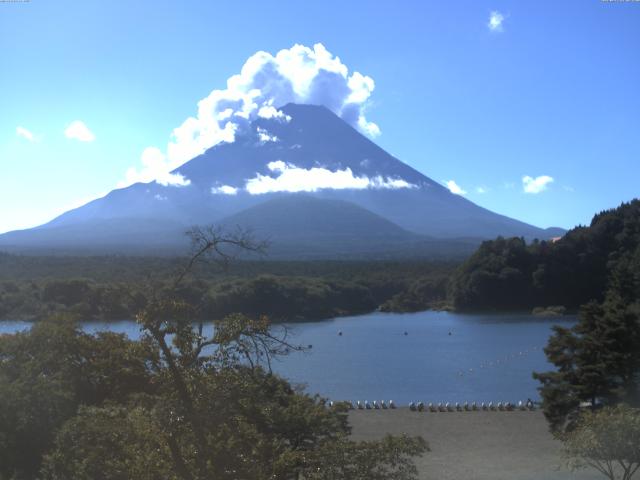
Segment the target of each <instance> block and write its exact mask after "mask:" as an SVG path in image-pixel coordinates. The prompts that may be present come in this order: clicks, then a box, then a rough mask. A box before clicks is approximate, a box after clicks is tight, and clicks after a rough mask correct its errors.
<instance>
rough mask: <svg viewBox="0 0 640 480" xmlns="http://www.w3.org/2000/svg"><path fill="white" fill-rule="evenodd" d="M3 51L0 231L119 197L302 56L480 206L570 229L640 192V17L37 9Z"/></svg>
mask: <svg viewBox="0 0 640 480" xmlns="http://www.w3.org/2000/svg"><path fill="white" fill-rule="evenodd" d="M492 12H493V18H494V21H493V23H491V21H490V19H491V17H492ZM492 27H493V28H492ZM0 42H1V44H2V46H3V48H2V53H0V73H1V74H0V111H1V112H2V114H1V115H0V166H1V169H2V179H3V180H4V181H3V182H2V188H1V189H0V232H2V231H7V230H12V229H15V228H24V227H29V226H34V225H37V224H40V223H43V222H45V221H47V220H50V219H51V218H52V217H54V216H55V215H57V214H59V213H61V212H63V211H64V210H67V209H69V208H71V207H75V206H78V205H80V204H82V203H83V202H85V201H88V200H90V199H92V198H95V197H97V196H99V195H100V194H104V193H107V192H108V191H110V190H112V189H113V188H115V187H116V186H117V185H118V184H122V182H123V181H125V178H126V172H127V170H128V169H130V168H132V167H133V168H139V167H140V163H141V160H140V157H141V154H142V152H143V151H144V150H145V148H147V147H149V146H158V147H160V148H164V147H165V146H166V145H167V142H168V140H169V137H170V135H171V132H172V131H173V129H174V128H176V127H178V126H180V125H181V124H182V122H183V121H184V120H185V119H186V118H187V117H189V116H193V115H195V114H196V111H197V102H198V101H199V100H200V99H202V98H205V97H206V96H207V95H208V94H209V93H210V92H211V91H212V90H214V89H220V88H225V86H226V81H227V79H228V78H229V77H231V76H232V75H234V74H237V73H238V72H239V71H240V69H241V67H242V65H243V64H244V62H245V61H246V60H247V59H248V58H249V57H251V56H252V55H253V54H254V53H256V52H257V51H260V50H264V51H267V52H270V53H272V54H276V53H277V52H278V51H279V50H281V49H287V48H290V47H292V46H293V45H294V44H303V45H307V46H309V47H312V46H313V45H314V44H316V43H322V44H323V45H324V46H325V47H326V49H327V50H328V51H330V52H331V53H332V54H334V55H336V56H338V57H340V60H341V61H342V63H344V64H345V65H346V66H347V67H348V68H349V70H350V72H353V71H358V72H360V73H362V74H363V75H367V76H369V77H371V78H372V79H373V80H374V82H375V89H374V90H373V92H372V93H371V96H370V98H369V99H368V100H367V102H366V117H367V120H369V121H371V122H375V123H376V124H377V125H378V126H379V127H380V130H381V132H382V133H381V135H380V136H378V137H377V138H376V139H375V141H376V142H377V143H378V144H379V145H381V146H382V147H383V148H385V149H386V150H387V151H389V152H390V153H392V154H393V155H395V156H396V157H398V158H399V159H401V160H403V161H404V162H406V163H408V164H410V165H411V166H413V167H415V168H417V169H418V170H420V171H422V172H423V173H425V174H426V175H428V176H429V177H431V178H433V179H434V180H436V181H439V182H442V183H443V184H447V182H450V181H453V182H454V183H455V185H454V183H450V184H449V185H450V186H451V187H452V188H453V189H454V190H456V186H457V187H459V189H460V190H456V191H459V192H460V193H462V192H466V193H465V196H466V198H468V199H470V200H471V201H473V202H475V203H477V204H479V205H481V206H484V207H486V208H489V209H491V210H494V211H496V212H499V213H502V214H506V215H509V216H512V217H515V218H518V219H521V220H524V221H527V222H530V223H533V224H535V225H538V226H542V227H547V226H562V227H572V226H574V225H576V224H579V223H587V222H588V221H589V220H590V218H591V216H592V215H593V214H594V213H595V212H597V211H600V210H602V209H605V208H610V207H614V206H616V205H618V204H619V203H620V202H622V201H626V200H630V199H632V198H634V197H636V196H638V195H639V194H640V191H639V190H640V189H639V186H640V181H639V178H640V55H638V46H640V3H638V2H603V1H598V0H580V1H563V2H557V1H544V0H543V1H535V2H534V1H512V2H507V1H481V0H468V1H464V0H463V1H458V2H442V1H438V2H427V1H425V2H417V1H411V2H403V1H393V2H383V1H380V2H371V1H368V2H360V1H349V2H344V1H342V2H333V1H325V2H300V1H297V2H294V1H291V2H290V1H284V0H272V1H270V2H265V1H262V2H253V1H233V2H231V1H222V0H219V1H210V2H205V1H202V2H194V1H181V2H177V1H172V2H169V1H166V2H162V1H136V2H130V1H123V0H112V1H108V2H98V1H85V2H66V1H61V0H56V1H55V2H49V1H43V0H31V1H30V2H26V3H0ZM76 121H79V122H80V123H75V124H73V123H72V122H76ZM69 127H71V128H69ZM84 127H86V128H84ZM65 131H66V132H67V134H66V135H65ZM525 177H530V179H529V180H523V179H524V178H525ZM550 179H552V181H551V180H550ZM525 187H526V189H527V190H528V192H527V191H525Z"/></svg>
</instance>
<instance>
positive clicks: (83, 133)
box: [64, 120, 96, 142]
mask: <svg viewBox="0 0 640 480" xmlns="http://www.w3.org/2000/svg"><path fill="white" fill-rule="evenodd" d="M64 135H65V137H67V138H71V139H74V140H79V141H81V142H93V141H94V140H95V139H96V136H95V135H94V134H93V132H92V131H91V130H89V127H87V126H86V125H85V124H84V122H82V121H80V120H75V121H73V122H71V123H70V124H69V126H68V127H67V128H66V129H65V131H64Z"/></svg>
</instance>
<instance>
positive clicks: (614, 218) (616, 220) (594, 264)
mask: <svg viewBox="0 0 640 480" xmlns="http://www.w3.org/2000/svg"><path fill="white" fill-rule="evenodd" d="M639 245H640V200H634V201H632V202H630V203H625V204H622V205H621V206H620V207H618V208H616V209H613V210H608V211H604V212H602V213H599V214H597V215H595V216H594V218H593V220H592V222H591V225H590V226H588V227H577V228H574V229H573V230H571V231H569V232H568V233H567V234H566V235H565V236H564V237H562V238H561V239H559V240H558V241H556V242H547V241H534V242H532V243H530V244H527V243H526V242H525V241H524V240H523V239H520V238H509V239H505V238H498V239H496V240H493V241H488V242H484V243H483V244H482V245H481V246H480V248H479V249H478V250H477V251H476V253H474V254H473V255H472V256H471V257H470V258H469V259H468V260H467V261H466V262H465V263H464V264H462V265H461V266H460V268H459V269H458V270H457V271H456V273H455V274H454V275H453V278H452V280H451V285H450V289H449V296H450V299H451V302H452V304H453V306H454V307H455V308H456V309H458V310H482V309H493V310H522V309H532V308H534V307H538V306H543V307H544V306H551V305H563V306H565V307H567V308H569V309H572V310H577V309H578V308H579V307H580V306H581V305H583V304H585V303H587V302H589V301H592V300H594V301H597V302H602V301H603V299H604V297H605V292H606V291H607V288H608V286H609V283H610V280H611V275H612V272H614V271H615V270H616V268H618V266H619V265H621V264H624V263H625V262H629V261H637V260H634V259H635V258H637V249H638V246H639Z"/></svg>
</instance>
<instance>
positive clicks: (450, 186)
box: [447, 180, 467, 195]
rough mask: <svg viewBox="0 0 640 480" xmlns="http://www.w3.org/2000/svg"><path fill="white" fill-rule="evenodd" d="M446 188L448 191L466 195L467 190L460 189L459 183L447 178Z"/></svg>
mask: <svg viewBox="0 0 640 480" xmlns="http://www.w3.org/2000/svg"><path fill="white" fill-rule="evenodd" d="M447 188H448V189H449V191H450V192H451V193H453V194H455V195H466V194H467V192H466V191H465V190H463V189H462V187H461V186H460V185H458V184H457V183H456V182H455V181H453V180H449V181H448V182H447Z"/></svg>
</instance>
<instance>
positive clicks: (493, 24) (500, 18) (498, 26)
mask: <svg viewBox="0 0 640 480" xmlns="http://www.w3.org/2000/svg"><path fill="white" fill-rule="evenodd" d="M504 19H505V17H504V15H502V14H501V13H500V12H498V11H493V12H491V15H489V23H487V27H489V30H491V31H492V32H502V30H503V28H502V24H503V23H504Z"/></svg>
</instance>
